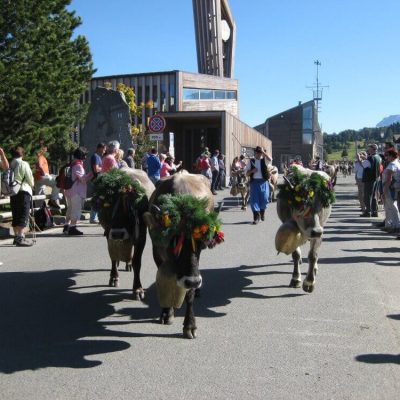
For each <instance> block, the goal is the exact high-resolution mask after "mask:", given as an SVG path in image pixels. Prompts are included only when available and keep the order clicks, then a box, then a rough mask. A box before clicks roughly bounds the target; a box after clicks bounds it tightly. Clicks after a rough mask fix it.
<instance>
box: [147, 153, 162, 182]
mask: <svg viewBox="0 0 400 400" xmlns="http://www.w3.org/2000/svg"><path fill="white" fill-rule="evenodd" d="M160 173H161V162H160V159H159V158H158V155H157V150H156V149H155V148H154V147H153V148H152V149H151V151H150V154H149V156H148V158H147V175H148V176H149V178H150V180H151V181H152V182H153V183H154V184H156V183H157V182H158V181H159V180H160Z"/></svg>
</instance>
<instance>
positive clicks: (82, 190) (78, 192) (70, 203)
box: [63, 147, 93, 236]
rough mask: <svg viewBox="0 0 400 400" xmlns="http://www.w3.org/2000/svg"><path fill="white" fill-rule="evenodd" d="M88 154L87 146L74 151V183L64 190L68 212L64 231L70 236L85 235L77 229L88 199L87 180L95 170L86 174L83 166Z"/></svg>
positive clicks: (72, 166) (72, 164)
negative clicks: (84, 204)
mask: <svg viewBox="0 0 400 400" xmlns="http://www.w3.org/2000/svg"><path fill="white" fill-rule="evenodd" d="M86 156H87V150H86V148H85V147H78V148H77V149H76V150H75V151H74V152H73V157H74V159H73V161H72V163H71V168H72V180H73V181H74V184H73V185H72V187H71V189H67V190H65V192H64V194H65V200H66V202H67V212H66V216H65V225H64V229H63V233H64V234H65V235H69V236H79V235H83V232H82V231H80V230H78V229H77V227H76V224H77V222H78V221H80V218H81V213H82V207H83V203H84V201H85V199H86V193H87V182H88V181H89V180H90V179H91V178H93V172H92V171H90V172H89V173H88V174H86V172H85V168H84V166H83V162H84V160H85V159H86Z"/></svg>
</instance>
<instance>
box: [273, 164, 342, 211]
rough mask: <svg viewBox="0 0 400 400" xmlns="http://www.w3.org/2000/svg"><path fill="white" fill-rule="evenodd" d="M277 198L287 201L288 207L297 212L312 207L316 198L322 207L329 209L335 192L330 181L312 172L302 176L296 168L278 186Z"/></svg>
mask: <svg viewBox="0 0 400 400" xmlns="http://www.w3.org/2000/svg"><path fill="white" fill-rule="evenodd" d="M278 187H279V189H280V190H279V193H278V198H280V199H285V200H287V202H288V204H289V206H291V207H293V208H296V209H298V210H304V209H306V208H309V207H312V205H313V203H314V199H315V197H316V196H317V197H318V199H319V201H320V202H321V204H322V207H329V206H330V205H331V204H333V203H334V202H335V192H334V190H333V184H332V182H331V180H327V179H326V178H324V177H323V176H322V175H320V174H318V173H316V172H314V173H312V174H311V175H305V174H302V173H301V172H300V171H299V170H298V169H297V168H293V171H292V172H291V173H290V174H289V175H288V176H287V178H285V183H283V184H280V185H278Z"/></svg>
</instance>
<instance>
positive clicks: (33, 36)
mask: <svg viewBox="0 0 400 400" xmlns="http://www.w3.org/2000/svg"><path fill="white" fill-rule="evenodd" d="M70 2H71V1H70V0H36V1H25V0H0V132H1V144H2V146H4V147H6V148H8V147H10V146H12V145H15V144H17V143H23V144H24V146H25V149H26V152H27V154H28V155H29V154H31V155H32V153H33V152H34V151H35V150H36V148H38V147H39V142H40V141H41V140H43V141H44V142H45V143H46V144H47V145H48V146H49V148H50V159H53V160H55V159H59V158H61V159H64V158H65V156H66V153H67V152H68V151H69V150H70V149H71V147H72V144H73V142H72V135H73V133H74V130H75V127H76V125H77V123H78V122H80V121H81V120H82V119H83V117H84V114H85V113H86V109H85V108H84V107H83V106H82V105H80V104H79V98H80V96H81V95H82V93H84V91H85V89H86V88H87V85H88V82H89V80H90V79H91V76H92V74H93V73H94V70H93V65H92V58H91V54H90V50H89V46H88V43H87V40H86V39H85V38H84V37H82V36H76V37H74V38H73V37H72V36H73V32H74V30H75V29H76V28H77V27H78V26H79V25H80V23H81V20H80V18H79V17H77V16H76V15H75V13H74V12H73V11H68V10H67V9H66V7H67V6H68V5H69V4H70Z"/></svg>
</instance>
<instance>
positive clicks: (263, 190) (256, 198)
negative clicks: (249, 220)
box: [245, 146, 272, 225]
mask: <svg viewBox="0 0 400 400" xmlns="http://www.w3.org/2000/svg"><path fill="white" fill-rule="evenodd" d="M271 161H272V158H271V157H270V156H269V155H268V154H267V153H266V151H265V150H264V149H263V148H262V147H260V146H257V147H256V148H255V149H254V158H251V159H250V160H249V162H248V164H247V166H246V169H245V170H246V175H247V176H250V206H251V210H252V211H253V225H256V224H258V223H259V222H260V219H261V221H264V219H265V216H264V214H265V209H266V208H267V206H268V198H269V184H268V172H267V164H268V163H269V162H271Z"/></svg>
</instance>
